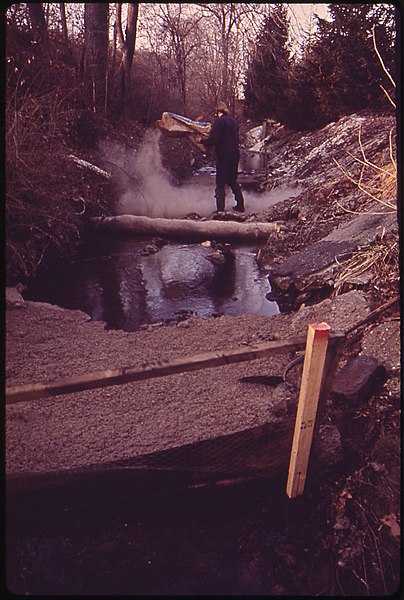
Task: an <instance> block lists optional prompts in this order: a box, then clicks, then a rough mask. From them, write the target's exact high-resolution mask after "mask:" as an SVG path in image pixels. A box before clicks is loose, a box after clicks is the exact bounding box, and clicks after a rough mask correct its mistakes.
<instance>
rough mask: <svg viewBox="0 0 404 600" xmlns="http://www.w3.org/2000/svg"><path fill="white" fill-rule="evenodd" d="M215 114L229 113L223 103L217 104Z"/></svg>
mask: <svg viewBox="0 0 404 600" xmlns="http://www.w3.org/2000/svg"><path fill="white" fill-rule="evenodd" d="M216 112H222V113H226V114H227V113H228V112H229V109H228V108H227V105H226V104H225V103H224V102H218V103H217V107H216Z"/></svg>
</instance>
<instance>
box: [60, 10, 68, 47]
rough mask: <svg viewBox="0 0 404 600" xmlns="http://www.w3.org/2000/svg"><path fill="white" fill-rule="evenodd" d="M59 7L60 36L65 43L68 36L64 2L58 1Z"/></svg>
mask: <svg viewBox="0 0 404 600" xmlns="http://www.w3.org/2000/svg"><path fill="white" fill-rule="evenodd" d="M59 8H60V23H61V26H62V38H63V41H64V42H65V44H67V43H68V41H69V37H68V34H67V19H66V8H65V3H64V2H60V3H59Z"/></svg>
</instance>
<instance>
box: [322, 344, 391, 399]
mask: <svg viewBox="0 0 404 600" xmlns="http://www.w3.org/2000/svg"><path fill="white" fill-rule="evenodd" d="M386 376H387V373H386V369H385V367H384V366H383V365H382V364H381V363H379V361H378V360H377V359H376V358H373V357H372V356H357V357H355V358H352V359H350V360H349V361H348V362H347V364H346V365H345V366H344V367H343V368H342V369H341V371H339V373H337V374H336V376H335V381H334V384H333V387H332V390H331V397H332V398H333V399H335V400H342V401H347V402H350V403H354V404H357V403H359V402H362V403H365V402H367V401H368V400H369V398H370V396H371V395H372V394H373V393H375V392H376V390H377V389H378V388H379V387H380V386H381V385H382V384H383V383H384V381H385V380H386Z"/></svg>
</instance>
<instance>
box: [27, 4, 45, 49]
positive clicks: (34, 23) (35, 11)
mask: <svg viewBox="0 0 404 600" xmlns="http://www.w3.org/2000/svg"><path fill="white" fill-rule="evenodd" d="M27 8H28V12H29V18H30V21H31V29H32V32H33V35H34V39H35V40H36V41H37V42H40V41H43V40H44V39H45V38H46V36H47V26H46V20H45V13H44V9H43V4H42V3H41V2H28V3H27Z"/></svg>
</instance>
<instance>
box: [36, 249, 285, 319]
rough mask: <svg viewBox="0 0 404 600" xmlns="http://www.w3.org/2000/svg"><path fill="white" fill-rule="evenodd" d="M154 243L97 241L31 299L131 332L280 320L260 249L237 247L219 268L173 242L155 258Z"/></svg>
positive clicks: (202, 252)
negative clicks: (151, 326) (214, 321)
mask: <svg viewBox="0 0 404 600" xmlns="http://www.w3.org/2000/svg"><path fill="white" fill-rule="evenodd" d="M147 242H148V241H147V240H139V239H126V240H116V239H112V240H101V241H100V240H97V241H90V240H89V241H88V243H87V244H86V246H84V247H83V248H82V249H81V251H80V253H79V255H78V256H77V258H76V260H75V262H74V263H72V264H70V265H67V266H65V267H64V268H60V267H59V268H58V269H57V271H56V272H55V273H53V274H48V276H47V278H46V280H44V281H42V282H41V281H39V280H38V281H37V282H35V285H33V286H32V287H31V288H30V289H29V290H28V294H27V295H26V298H27V299H31V300H41V301H45V302H51V303H53V304H58V305H59V306H63V307H65V308H76V309H80V310H83V311H84V312H86V313H87V314H88V315H89V316H90V317H91V319H92V320H95V321H105V323H106V326H107V328H110V329H123V330H125V331H136V330H138V329H139V328H140V326H141V325H143V324H146V323H153V322H158V321H165V322H168V323H170V322H173V323H176V322H178V320H179V319H180V318H183V317H184V316H189V315H195V316H201V317H208V316H212V315H217V314H230V315H238V314H242V313H253V314H258V315H265V316H270V315H273V314H277V313H278V312H279V309H278V306H277V304H276V303H275V302H270V301H268V300H267V299H266V294H268V292H269V291H270V284H269V281H268V278H267V277H266V276H261V275H260V273H259V271H258V268H257V265H256V261H255V253H256V251H255V249H254V248H251V247H245V246H242V247H232V251H233V254H234V260H233V261H232V260H229V261H226V262H225V263H223V264H213V263H212V262H211V261H210V260H208V259H207V257H208V256H209V254H211V253H212V248H209V247H204V246H202V245H201V244H186V245H184V244H178V243H175V242H168V243H167V244H166V245H164V246H163V247H162V248H161V249H160V250H159V251H158V252H156V253H154V254H148V253H147V252H145V247H146V246H147Z"/></svg>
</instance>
